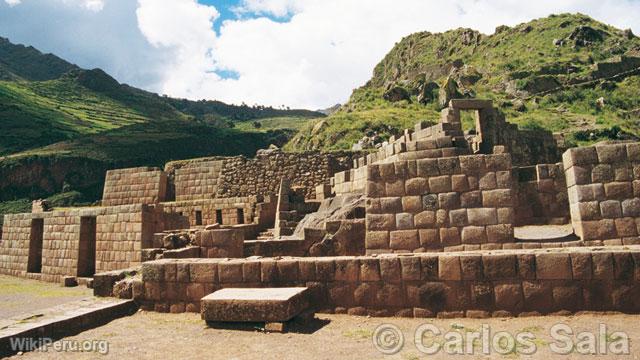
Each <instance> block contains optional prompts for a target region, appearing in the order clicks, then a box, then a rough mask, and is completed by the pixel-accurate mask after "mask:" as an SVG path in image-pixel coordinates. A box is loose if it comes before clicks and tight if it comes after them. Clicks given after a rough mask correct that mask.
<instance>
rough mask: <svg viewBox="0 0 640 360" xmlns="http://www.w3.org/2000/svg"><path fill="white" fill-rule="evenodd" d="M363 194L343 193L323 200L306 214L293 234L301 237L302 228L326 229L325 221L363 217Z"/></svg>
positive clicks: (302, 234) (302, 235)
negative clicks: (314, 209)
mask: <svg viewBox="0 0 640 360" xmlns="http://www.w3.org/2000/svg"><path fill="white" fill-rule="evenodd" d="M364 206H365V204H364V196H361V195H344V196H336V197H334V198H330V199H326V200H323V201H322V203H321V204H320V207H319V208H318V211H316V212H314V213H311V214H308V215H306V216H305V217H304V218H303V219H302V220H301V221H300V223H298V226H297V227H296V230H295V231H294V234H293V236H294V237H296V238H298V239H302V238H303V237H304V229H305V228H308V229H326V226H327V223H330V222H332V221H340V220H346V219H355V218H359V217H360V218H363V217H364Z"/></svg>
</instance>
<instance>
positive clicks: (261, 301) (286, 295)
mask: <svg viewBox="0 0 640 360" xmlns="http://www.w3.org/2000/svg"><path fill="white" fill-rule="evenodd" d="M308 307H309V288H306V287H290V288H227V289H221V290H218V291H216V292H214V293H212V294H209V295H207V296H205V297H203V298H202V300H201V315H202V319H203V320H205V321H210V322H284V321H288V320H290V319H292V318H293V317H295V316H296V315H298V314H300V313H302V312H303V311H305V310H306V309H307V308H308Z"/></svg>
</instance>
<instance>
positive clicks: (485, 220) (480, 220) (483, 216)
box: [467, 208, 498, 226]
mask: <svg viewBox="0 0 640 360" xmlns="http://www.w3.org/2000/svg"><path fill="white" fill-rule="evenodd" d="M467 218H468V220H469V224H471V225H477V226H481V225H495V224H497V223H498V213H497V210H496V209H495V208H472V209H467Z"/></svg>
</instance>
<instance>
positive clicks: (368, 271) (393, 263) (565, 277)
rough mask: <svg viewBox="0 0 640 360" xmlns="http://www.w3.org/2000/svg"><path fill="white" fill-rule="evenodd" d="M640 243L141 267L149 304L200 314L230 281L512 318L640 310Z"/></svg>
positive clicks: (343, 301)
mask: <svg viewBox="0 0 640 360" xmlns="http://www.w3.org/2000/svg"><path fill="white" fill-rule="evenodd" d="M639 280H640V249H639V248H637V247H634V248H633V249H630V250H624V249H621V248H613V247H611V248H607V249H606V250H603V249H598V251H591V249H590V248H585V249H584V250H581V251H579V252H576V251H574V252H561V251H550V250H544V251H520V252H518V253H514V252H509V251H498V252H484V253H466V254H461V253H449V254H433V253H432V254H426V253H422V254H410V255H406V256H397V255H383V256H377V257H335V258H332V257H326V258H277V259H274V258H261V259H238V260H223V259H185V260H168V259H167V260H159V261H153V262H147V263H144V264H143V266H142V281H143V283H140V284H139V286H134V294H133V296H134V298H136V299H137V300H139V301H140V302H141V303H142V308H143V309H148V310H155V311H160V312H169V311H171V312H184V311H191V312H198V311H199V307H200V299H201V298H202V297H204V296H205V295H208V294H210V293H212V292H214V291H216V290H218V289H220V288H225V287H285V286H308V287H310V288H311V289H312V292H313V296H312V300H313V305H314V306H315V308H316V309H318V310H320V311H327V312H336V313H349V314H354V315H372V316H393V315H396V316H415V317H432V316H438V317H453V316H465V315H466V316H473V317H488V316H492V315H493V316H496V315H497V316H512V315H518V314H523V313H528V314H530V315H533V314H546V313H551V312H555V311H559V310H568V311H580V310H599V311H602V310H616V311H624V312H632V313H637V312H638V311H640V286H639V283H638V281H639Z"/></svg>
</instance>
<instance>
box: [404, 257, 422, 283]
mask: <svg viewBox="0 0 640 360" xmlns="http://www.w3.org/2000/svg"><path fill="white" fill-rule="evenodd" d="M400 266H401V268H402V280H403V281H419V280H420V273H421V269H420V258H418V257H415V256H411V257H401V258H400Z"/></svg>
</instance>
